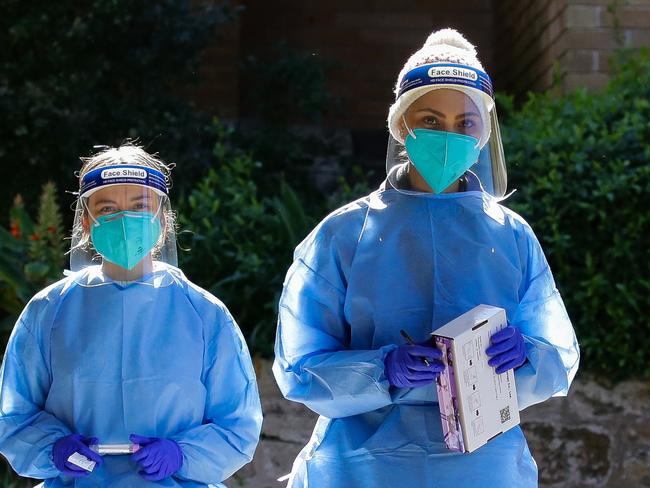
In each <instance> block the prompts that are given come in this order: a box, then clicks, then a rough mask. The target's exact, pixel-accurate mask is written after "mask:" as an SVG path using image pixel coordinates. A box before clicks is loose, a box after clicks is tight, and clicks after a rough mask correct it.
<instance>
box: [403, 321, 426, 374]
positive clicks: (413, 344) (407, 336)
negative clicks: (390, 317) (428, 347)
mask: <svg viewBox="0 0 650 488" xmlns="http://www.w3.org/2000/svg"><path fill="white" fill-rule="evenodd" d="M399 333H400V334H401V335H402V337H403V338H404V339H406V342H408V343H409V344H410V345H412V346H415V342H413V339H411V336H410V335H408V333H407V332H406V331H405V330H404V329H402V330H400V331H399ZM422 362H423V363H424V364H426V365H427V366H430V364H429V361H428V360H427V358H425V357H424V356H422Z"/></svg>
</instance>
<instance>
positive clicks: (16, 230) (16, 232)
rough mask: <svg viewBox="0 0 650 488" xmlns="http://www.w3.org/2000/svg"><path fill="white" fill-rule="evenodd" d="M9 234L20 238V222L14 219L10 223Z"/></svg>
mask: <svg viewBox="0 0 650 488" xmlns="http://www.w3.org/2000/svg"><path fill="white" fill-rule="evenodd" d="M10 232H11V235H12V236H14V238H16V239H20V224H19V223H18V222H16V221H14V222H12V223H11V229H10Z"/></svg>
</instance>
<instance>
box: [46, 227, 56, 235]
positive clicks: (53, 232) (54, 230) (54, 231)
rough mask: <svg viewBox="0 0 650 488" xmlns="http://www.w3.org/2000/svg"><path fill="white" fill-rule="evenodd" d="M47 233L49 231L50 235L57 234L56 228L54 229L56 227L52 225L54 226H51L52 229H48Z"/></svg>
mask: <svg viewBox="0 0 650 488" xmlns="http://www.w3.org/2000/svg"><path fill="white" fill-rule="evenodd" d="M47 231H48V232H49V233H50V234H56V227H54V226H53V225H52V226H50V227H48V228H47Z"/></svg>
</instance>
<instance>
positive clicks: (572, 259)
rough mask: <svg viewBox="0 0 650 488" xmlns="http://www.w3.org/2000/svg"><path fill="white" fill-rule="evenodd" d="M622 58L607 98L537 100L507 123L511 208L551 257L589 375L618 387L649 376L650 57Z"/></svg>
mask: <svg viewBox="0 0 650 488" xmlns="http://www.w3.org/2000/svg"><path fill="white" fill-rule="evenodd" d="M617 56H618V59H619V62H618V64H615V66H614V76H613V78H612V80H611V82H610V83H609V85H608V86H607V88H606V89H605V90H604V91H603V92H602V93H596V94H592V93H588V92H587V91H585V90H578V91H576V92H574V93H571V94H568V95H566V96H564V97H562V98H558V99H554V98H552V97H551V96H550V95H548V94H546V95H530V97H529V99H528V101H527V103H526V104H525V105H524V106H523V107H522V108H521V110H519V111H513V110H512V107H510V113H509V114H508V116H507V117H506V120H505V123H504V124H502V125H503V137H504V147H505V148H506V151H507V152H508V161H509V166H510V168H511V169H510V175H511V177H512V181H514V187H516V188H519V190H520V191H519V192H518V193H516V194H515V197H513V199H512V200H511V201H509V203H512V207H513V208H515V210H518V211H519V212H520V213H521V214H522V215H524V216H525V217H526V218H527V219H528V220H529V222H531V224H532V225H533V228H534V229H535V231H536V233H537V235H538V237H539V239H540V241H541V243H542V246H543V248H544V249H545V252H546V254H547V257H548V260H549V262H550V264H551V268H552V269H553V271H554V274H555V278H556V281H557V283H558V287H559V288H560V290H561V291H562V292H563V297H564V299H565V302H566V305H567V309H568V311H569V315H570V316H571V318H572V320H573V322H574V325H575V327H576V330H577V334H578V339H579V341H580V345H581V350H582V354H583V355H582V360H581V363H582V367H583V368H586V369H590V370H592V371H596V372H599V373H602V374H604V375H607V376H608V377H610V378H612V379H620V378H624V377H628V376H634V375H643V376H646V377H650V321H648V319H647V316H646V315H645V313H646V312H644V310H645V311H647V310H650V213H649V212H648V202H650V164H649V163H650V144H649V143H648V141H650V122H648V121H649V120H650V58H649V56H648V53H647V51H642V52H641V53H638V54H631V53H626V52H619V53H618V54H617ZM615 61H616V59H614V60H613V62H615ZM505 106H506V107H507V103H506V104H505ZM513 163H514V165H513Z"/></svg>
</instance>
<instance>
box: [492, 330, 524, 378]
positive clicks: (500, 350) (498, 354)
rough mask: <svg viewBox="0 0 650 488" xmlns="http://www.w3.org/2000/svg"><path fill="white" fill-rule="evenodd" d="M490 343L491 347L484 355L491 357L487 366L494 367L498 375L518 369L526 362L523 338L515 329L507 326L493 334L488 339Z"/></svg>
mask: <svg viewBox="0 0 650 488" xmlns="http://www.w3.org/2000/svg"><path fill="white" fill-rule="evenodd" d="M490 343H491V344H492V345H491V346H490V347H488V348H487V349H486V350H485V353H486V354H487V355H488V356H491V358H490V359H489V360H488V364H489V365H490V366H495V367H496V372H497V373H498V374H500V373H504V372H506V371H508V370H509V369H515V368H518V367H519V366H521V365H522V364H524V363H525V362H526V346H525V345H524V338H523V336H522V335H521V332H519V329H518V328H517V327H513V326H512V325H509V326H507V327H505V328H503V329H501V330H500V331H498V332H495V333H494V334H492V337H490Z"/></svg>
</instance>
